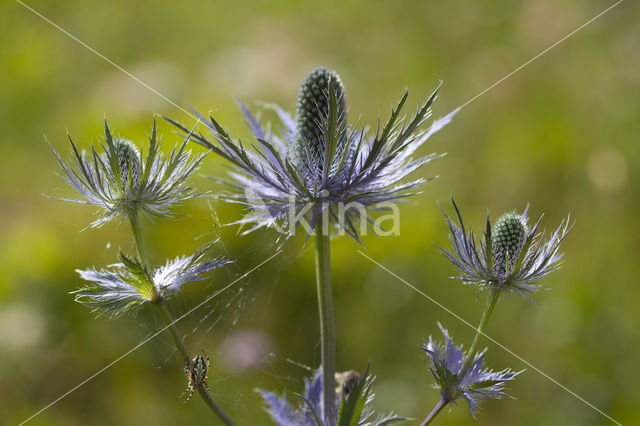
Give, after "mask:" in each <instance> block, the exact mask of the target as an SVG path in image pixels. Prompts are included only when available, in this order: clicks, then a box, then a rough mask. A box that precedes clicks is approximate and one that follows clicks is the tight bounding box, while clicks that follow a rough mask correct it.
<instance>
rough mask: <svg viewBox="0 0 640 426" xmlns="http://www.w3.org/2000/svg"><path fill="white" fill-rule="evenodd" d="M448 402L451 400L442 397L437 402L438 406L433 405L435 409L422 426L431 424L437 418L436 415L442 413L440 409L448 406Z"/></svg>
mask: <svg viewBox="0 0 640 426" xmlns="http://www.w3.org/2000/svg"><path fill="white" fill-rule="evenodd" d="M448 403H449V401H447V400H445V399H444V398H440V401H438V404H436V406H435V407H433V410H431V412H430V413H429V415H428V416H427V418H426V419H424V421H423V422H422V424H421V425H420V426H427V425H428V424H430V423H431V422H432V421H433V419H435V418H436V416H437V415H438V414H440V411H442V409H443V408H444V407H446V406H447V404H448Z"/></svg>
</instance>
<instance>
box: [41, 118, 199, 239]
mask: <svg viewBox="0 0 640 426" xmlns="http://www.w3.org/2000/svg"><path fill="white" fill-rule="evenodd" d="M69 141H70V142H71V149H72V151H73V159H72V161H71V162H70V163H65V162H63V161H62V159H61V158H60V156H59V155H58V154H57V153H56V152H55V151H54V150H53V148H52V151H53V153H54V155H55V156H56V158H57V159H58V162H59V163H60V166H61V167H62V171H63V175H62V178H63V179H64V180H65V181H67V182H68V183H69V184H70V185H71V186H73V187H74V188H75V189H76V190H77V191H78V192H79V193H80V195H81V198H80V199H71V200H66V201H72V202H75V203H81V204H92V205H95V206H97V207H98V208H99V213H100V217H99V218H98V219H97V220H95V221H94V222H93V223H91V226H92V227H99V226H102V225H103V224H105V223H107V222H109V221H111V220H114V219H115V220H122V219H123V218H124V217H134V218H137V215H138V213H144V214H147V215H150V216H164V217H167V216H170V215H171V210H172V208H173V207H174V206H175V205H176V204H177V203H180V202H181V201H183V200H186V199H188V198H191V197H193V196H194V195H193V193H192V191H191V188H189V187H188V186H187V185H186V181H187V179H188V178H189V176H191V174H192V173H193V172H194V171H195V170H196V168H197V167H198V165H199V163H200V161H201V160H202V158H203V156H192V155H191V152H190V151H187V150H186V145H187V142H188V137H187V138H185V140H184V142H183V143H182V144H181V145H180V146H179V147H177V148H174V149H173V150H172V151H171V152H170V153H166V154H162V153H161V151H160V142H159V140H158V137H157V133H156V123H155V120H154V122H153V130H152V132H151V136H150V137H149V147H148V151H147V153H146V155H144V156H142V155H140V151H139V150H138V148H137V147H136V146H135V145H134V144H133V143H132V142H131V141H129V140H126V139H122V138H116V137H113V136H112V133H111V130H110V129H109V126H108V125H107V123H106V121H105V141H104V143H101V144H100V148H101V150H102V152H101V153H99V152H98V151H97V150H96V148H95V147H91V152H90V153H89V154H87V153H85V152H84V151H82V152H80V151H78V148H77V147H76V144H75V143H74V142H73V140H72V139H71V137H69Z"/></svg>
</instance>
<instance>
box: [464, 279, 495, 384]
mask: <svg viewBox="0 0 640 426" xmlns="http://www.w3.org/2000/svg"><path fill="white" fill-rule="evenodd" d="M499 297H500V290H491V295H490V296H489V300H487V306H486V307H485V308H484V312H483V313H482V318H481V319H480V324H479V325H478V328H477V329H476V335H475V337H474V338H473V343H472V344H471V348H469V352H468V353H467V357H466V358H465V360H464V364H463V365H462V368H461V369H460V373H458V377H459V378H462V377H464V375H465V374H466V372H467V370H469V367H470V366H471V363H472V362H473V359H474V357H475V356H476V352H477V351H478V342H479V341H480V336H482V335H483V334H484V331H485V330H486V329H487V324H488V323H489V318H490V317H491V314H492V313H493V308H495V307H496V303H497V302H498V299H499Z"/></svg>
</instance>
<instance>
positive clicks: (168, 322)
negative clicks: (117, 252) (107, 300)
mask: <svg viewBox="0 0 640 426" xmlns="http://www.w3.org/2000/svg"><path fill="white" fill-rule="evenodd" d="M129 223H130V224H131V230H132V231H133V236H134V238H135V240H136V253H137V254H138V257H139V258H140V259H139V260H140V263H142V265H143V266H144V267H145V269H146V270H147V271H149V272H150V271H151V270H150V269H149V259H148V258H147V253H146V251H145V249H144V243H143V240H142V230H141V229H140V221H139V218H138V216H137V214H136V213H132V214H130V215H129ZM158 296H159V297H157V299H155V300H154V301H153V303H152V305H153V307H154V308H155V309H156V311H157V312H158V314H159V315H160V318H162V321H163V322H164V324H165V326H166V328H167V330H168V331H169V334H170V335H171V338H172V339H173V343H174V344H175V345H176V349H177V350H178V352H179V353H180V355H181V357H182V360H183V361H184V363H185V364H186V365H189V364H190V363H191V357H190V356H189V352H188V351H187V348H186V346H185V345H184V340H183V339H182V336H181V335H180V332H179V331H178V327H176V324H175V321H174V320H173V319H172V318H171V315H170V314H169V311H168V310H167V307H166V306H165V305H164V302H163V299H162V297H161V295H158ZM197 390H198V394H199V395H200V397H201V398H202V400H203V401H204V402H205V403H206V404H207V406H208V407H209V408H210V409H211V411H213V412H214V414H215V415H216V416H218V418H219V419H220V421H222V423H224V424H225V425H226V426H235V423H233V422H232V421H231V419H230V418H229V416H227V415H226V413H225V412H224V411H222V409H221V408H220V407H219V406H218V404H216V402H215V401H214V400H213V398H211V395H210V394H209V392H207V389H205V388H204V386H202V385H198V388H197Z"/></svg>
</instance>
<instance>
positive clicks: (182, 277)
mask: <svg viewBox="0 0 640 426" xmlns="http://www.w3.org/2000/svg"><path fill="white" fill-rule="evenodd" d="M213 244H215V243H212V244H210V245H208V246H206V247H204V248H202V249H200V250H198V251H197V252H196V253H195V254H193V255H192V256H184V257H178V258H176V259H175V260H172V261H167V263H166V264H165V265H164V266H161V267H159V268H157V269H156V270H155V271H153V272H152V273H151V272H149V271H148V270H147V269H146V267H145V266H144V265H143V264H142V263H141V262H140V261H139V260H137V259H131V258H128V257H127V256H125V255H124V254H123V253H120V256H119V259H120V262H121V263H117V264H115V265H111V266H110V268H109V269H103V270H99V271H98V270H95V269H86V270H78V271H77V272H78V274H80V277H81V278H82V279H84V280H86V281H90V282H91V284H90V285H88V286H86V287H83V288H80V289H78V290H76V291H74V292H72V293H73V294H75V296H76V301H77V302H80V303H82V304H84V305H87V306H90V307H91V308H93V309H94V310H95V311H97V312H100V313H106V314H111V315H112V316H118V315H121V314H123V313H125V312H128V311H130V310H133V309H135V308H137V307H139V306H141V305H142V304H144V303H146V302H152V303H158V302H161V301H162V300H163V299H165V298H168V297H170V296H172V295H175V294H176V293H178V292H179V291H180V289H181V288H182V286H183V285H184V284H187V283H190V282H194V281H200V280H203V279H204V278H205V277H204V276H203V274H204V273H205V272H207V271H210V270H211V269H214V268H217V267H220V266H222V265H224V264H227V263H230V261H228V260H225V259H223V258H222V257H217V258H215V259H206V258H205V253H206V251H207V250H208V249H209V248H210V247H211V246H213Z"/></svg>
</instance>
